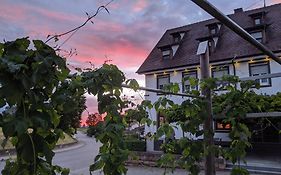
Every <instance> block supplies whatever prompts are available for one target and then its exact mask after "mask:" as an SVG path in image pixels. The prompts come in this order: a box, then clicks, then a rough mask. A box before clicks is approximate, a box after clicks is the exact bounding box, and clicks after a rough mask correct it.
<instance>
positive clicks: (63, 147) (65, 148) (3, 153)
mask: <svg viewBox="0 0 281 175" xmlns="http://www.w3.org/2000/svg"><path fill="white" fill-rule="evenodd" d="M74 140H75V142H72V143H66V144H61V145H56V147H55V148H54V149H53V151H54V152H56V153H57V152H63V151H68V150H72V149H76V148H80V147H82V146H84V145H85V144H84V143H83V142H82V141H78V140H77V139H74ZM15 154H16V150H15V149H4V150H0V155H1V156H0V159H1V160H3V159H8V158H9V157H10V156H14V155H15Z"/></svg>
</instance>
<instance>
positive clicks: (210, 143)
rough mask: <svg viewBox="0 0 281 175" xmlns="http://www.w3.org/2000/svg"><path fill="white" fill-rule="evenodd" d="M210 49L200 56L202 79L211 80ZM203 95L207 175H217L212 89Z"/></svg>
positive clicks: (205, 90)
mask: <svg viewBox="0 0 281 175" xmlns="http://www.w3.org/2000/svg"><path fill="white" fill-rule="evenodd" d="M209 55H210V54H209V47H207V48H206V52H205V53H202V54H200V68H201V69H200V70H201V79H202V80H204V79H207V78H210V66H209ZM202 95H203V96H205V97H206V101H207V104H206V105H207V106H206V114H207V116H206V118H205V121H204V126H203V129H204V142H205V148H204V149H205V151H206V153H207V155H206V157H205V175H215V174H216V172H215V154H214V151H211V149H210V148H213V147H214V127H213V113H212V98H211V89H210V88H209V87H204V88H203V89H202Z"/></svg>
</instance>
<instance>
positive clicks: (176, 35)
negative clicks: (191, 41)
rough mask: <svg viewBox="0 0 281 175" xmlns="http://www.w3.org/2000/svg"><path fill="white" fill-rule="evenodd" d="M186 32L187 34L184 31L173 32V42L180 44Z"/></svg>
mask: <svg viewBox="0 0 281 175" xmlns="http://www.w3.org/2000/svg"><path fill="white" fill-rule="evenodd" d="M184 34H185V32H184V31H182V32H175V33H172V34H171V35H172V36H173V43H174V44H178V43H179V42H180V41H181V40H182V38H183V37H184Z"/></svg>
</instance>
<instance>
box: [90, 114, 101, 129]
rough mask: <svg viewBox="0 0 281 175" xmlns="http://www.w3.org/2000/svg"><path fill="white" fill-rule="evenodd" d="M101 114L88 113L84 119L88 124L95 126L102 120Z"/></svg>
mask: <svg viewBox="0 0 281 175" xmlns="http://www.w3.org/2000/svg"><path fill="white" fill-rule="evenodd" d="M102 120H103V118H102V115H100V114H99V113H94V114H90V115H89V116H88V118H87V120H86V124H87V125H88V126H95V125H96V124H97V123H98V122H100V121H102Z"/></svg>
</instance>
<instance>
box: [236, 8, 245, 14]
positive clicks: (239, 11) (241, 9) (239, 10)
mask: <svg viewBox="0 0 281 175" xmlns="http://www.w3.org/2000/svg"><path fill="white" fill-rule="evenodd" d="M241 12H243V8H238V9H234V14H236V13H241Z"/></svg>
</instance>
